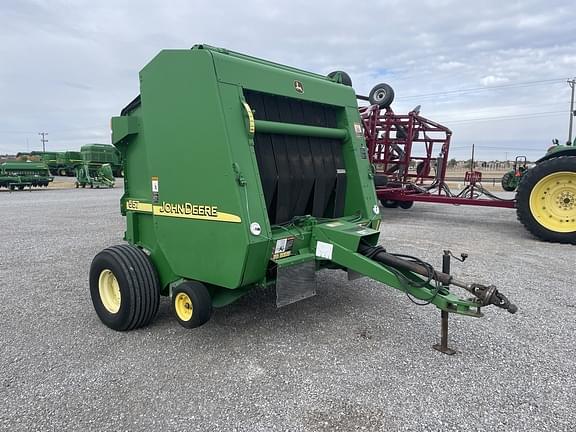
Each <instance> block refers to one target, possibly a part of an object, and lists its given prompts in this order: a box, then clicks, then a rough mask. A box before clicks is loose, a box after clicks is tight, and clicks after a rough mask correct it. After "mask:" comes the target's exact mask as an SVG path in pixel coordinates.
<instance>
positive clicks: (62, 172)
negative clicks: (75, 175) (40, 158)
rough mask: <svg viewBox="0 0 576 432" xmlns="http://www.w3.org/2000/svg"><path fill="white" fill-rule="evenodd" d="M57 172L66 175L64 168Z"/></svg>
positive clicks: (62, 175)
mask: <svg viewBox="0 0 576 432" xmlns="http://www.w3.org/2000/svg"><path fill="white" fill-rule="evenodd" d="M58 174H59V175H60V176H61V177H66V170H65V169H61V170H58Z"/></svg>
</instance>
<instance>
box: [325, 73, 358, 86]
mask: <svg viewBox="0 0 576 432" xmlns="http://www.w3.org/2000/svg"><path fill="white" fill-rule="evenodd" d="M337 74H340V80H339V81H338V82H339V83H340V84H342V85H345V86H348V87H352V78H350V75H348V74H347V73H346V72H343V71H334V72H330V73H329V74H328V78H334V77H336V75H337Z"/></svg>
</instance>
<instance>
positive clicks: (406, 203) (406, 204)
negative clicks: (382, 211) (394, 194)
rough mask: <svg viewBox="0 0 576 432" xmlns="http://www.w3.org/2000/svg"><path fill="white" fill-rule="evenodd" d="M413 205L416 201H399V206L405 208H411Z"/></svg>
mask: <svg viewBox="0 0 576 432" xmlns="http://www.w3.org/2000/svg"><path fill="white" fill-rule="evenodd" d="M413 205H414V201H398V206H400V208H401V209H404V210H408V209H411V208H412V206H413Z"/></svg>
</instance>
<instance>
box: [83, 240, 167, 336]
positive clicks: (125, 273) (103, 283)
mask: <svg viewBox="0 0 576 432" xmlns="http://www.w3.org/2000/svg"><path fill="white" fill-rule="evenodd" d="M90 296H91V297H92V304H93V305H94V309H95V310H96V314H97V315H98V317H99V318H100V320H101V321H102V322H103V323H104V324H105V325H106V326H107V327H110V328H111V329H113V330H117V331H126V330H133V329H136V328H139V327H143V326H146V325H148V324H149V323H150V322H151V321H152V319H153V318H154V317H155V316H156V313H157V312H158V306H159V305H160V284H159V282H158V276H157V275H156V270H155V269H154V266H153V265H152V263H151V262H150V259H149V258H148V256H147V255H146V254H145V253H144V252H143V251H142V250H140V249H139V248H137V247H135V246H132V245H117V246H112V247H109V248H107V249H104V250H103V251H101V252H100V253H99V254H98V255H96V256H95V257H94V259H93V260H92V265H91V266H90Z"/></svg>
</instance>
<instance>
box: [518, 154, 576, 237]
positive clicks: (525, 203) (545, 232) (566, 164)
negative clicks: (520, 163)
mask: <svg viewBox="0 0 576 432" xmlns="http://www.w3.org/2000/svg"><path fill="white" fill-rule="evenodd" d="M516 214H517V215H518V219H519V220H520V222H522V224H523V225H524V226H525V227H526V229H528V231H530V232H531V233H532V234H534V235H535V236H536V237H538V238H540V239H542V240H545V241H550V242H556V243H572V244H576V156H561V157H557V158H554V159H549V160H546V161H544V162H540V163H539V164H537V165H536V166H535V167H534V168H531V169H530V170H528V171H527V172H526V174H525V175H524V177H523V178H522V180H521V181H520V184H519V186H518V192H517V193H516Z"/></svg>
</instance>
